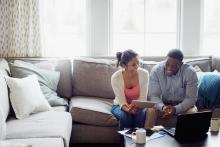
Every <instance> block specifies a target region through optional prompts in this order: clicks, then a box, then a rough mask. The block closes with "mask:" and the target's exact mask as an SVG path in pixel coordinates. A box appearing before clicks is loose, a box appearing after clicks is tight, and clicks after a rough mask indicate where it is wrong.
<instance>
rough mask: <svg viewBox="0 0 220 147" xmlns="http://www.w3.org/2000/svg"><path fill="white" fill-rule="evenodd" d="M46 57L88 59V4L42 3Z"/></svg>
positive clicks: (82, 1) (49, 0)
mask: <svg viewBox="0 0 220 147" xmlns="http://www.w3.org/2000/svg"><path fill="white" fill-rule="evenodd" d="M39 4H40V18H41V31H42V33H41V34H42V43H43V49H44V56H50V57H51V56H52V57H73V56H81V55H86V0H64V1H62V0H40V1H39Z"/></svg>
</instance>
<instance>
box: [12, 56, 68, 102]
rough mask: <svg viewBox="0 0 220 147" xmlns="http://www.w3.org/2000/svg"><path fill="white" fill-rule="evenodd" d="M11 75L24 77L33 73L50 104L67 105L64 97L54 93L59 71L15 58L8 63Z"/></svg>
mask: <svg viewBox="0 0 220 147" xmlns="http://www.w3.org/2000/svg"><path fill="white" fill-rule="evenodd" d="M9 65H10V71H11V74H12V77H15V78H24V77H26V76H28V75H32V74H35V75H37V77H38V81H39V83H40V87H41V90H42V92H43V94H44V96H45V97H46V99H47V100H48V102H49V104H50V105H51V106H67V105H68V103H67V101H66V100H65V99H63V98H61V97H59V96H58V95H57V93H56V90H57V85H58V82H59V79H60V73H59V72H57V71H52V70H47V69H41V68H38V67H37V66H35V65H34V64H31V63H28V62H24V61H19V60H15V62H14V63H11V64H9Z"/></svg>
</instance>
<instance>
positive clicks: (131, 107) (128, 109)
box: [122, 104, 139, 114]
mask: <svg viewBox="0 0 220 147" xmlns="http://www.w3.org/2000/svg"><path fill="white" fill-rule="evenodd" d="M122 110H124V111H125V112H128V113H131V114H136V113H137V112H138V110H139V109H138V108H137V107H136V106H135V105H134V104H130V105H128V104H124V105H123V106H122Z"/></svg>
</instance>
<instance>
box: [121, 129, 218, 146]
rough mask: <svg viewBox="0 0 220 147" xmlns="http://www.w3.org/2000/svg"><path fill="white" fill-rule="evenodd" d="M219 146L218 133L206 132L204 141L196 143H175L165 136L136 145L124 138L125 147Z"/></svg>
mask: <svg viewBox="0 0 220 147" xmlns="http://www.w3.org/2000/svg"><path fill="white" fill-rule="evenodd" d="M219 144H220V132H219V133H213V132H208V133H207V136H206V137H205V138H204V139H201V140H197V141H177V140H176V139H175V138H173V137H171V136H169V135H166V136H164V137H160V138H156V139H153V140H148V141H147V142H146V143H145V144H136V143H135V142H134V141H133V140H132V139H131V138H129V137H126V136H124V146H125V147H160V146H162V147H216V146H219Z"/></svg>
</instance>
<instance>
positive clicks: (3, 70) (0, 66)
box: [0, 59, 10, 121]
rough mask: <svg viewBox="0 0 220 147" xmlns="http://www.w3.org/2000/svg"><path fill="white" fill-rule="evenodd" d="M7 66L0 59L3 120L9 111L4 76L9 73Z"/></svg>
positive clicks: (0, 95) (0, 99) (0, 105)
mask: <svg viewBox="0 0 220 147" xmlns="http://www.w3.org/2000/svg"><path fill="white" fill-rule="evenodd" d="M9 72H10V71H9V66H8V63H7V61H6V60H5V59H0V89H1V92H0V108H1V109H2V115H3V120H4V121H5V120H6V119H7V117H8V114H9V111H10V104H9V97H8V87H7V83H6V81H5V78H4V76H8V74H9Z"/></svg>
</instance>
